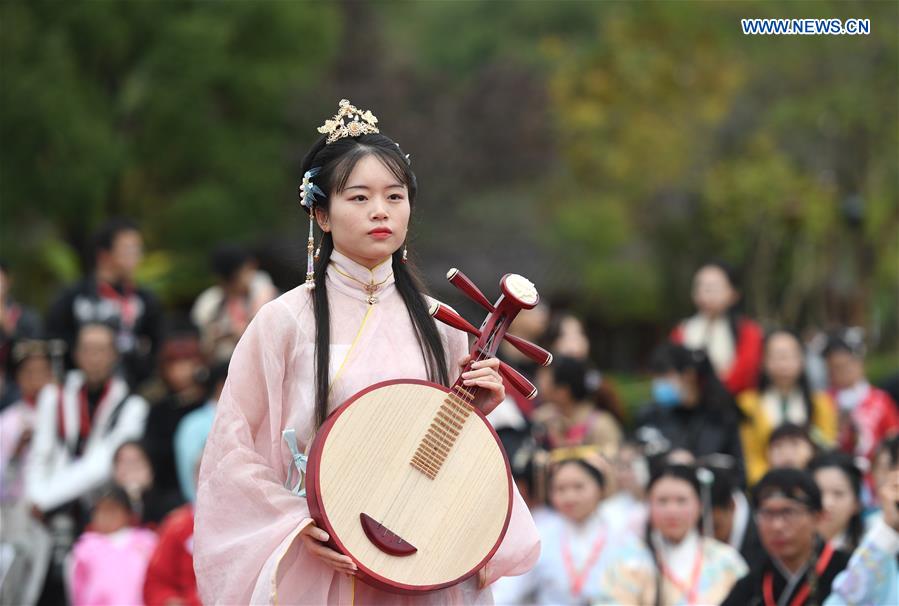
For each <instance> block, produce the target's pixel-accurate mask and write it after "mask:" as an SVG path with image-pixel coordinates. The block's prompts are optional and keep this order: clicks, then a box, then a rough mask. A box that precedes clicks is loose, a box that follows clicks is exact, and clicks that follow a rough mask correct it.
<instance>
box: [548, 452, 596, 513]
mask: <svg viewBox="0 0 899 606" xmlns="http://www.w3.org/2000/svg"><path fill="white" fill-rule="evenodd" d="M601 500H602V488H600V486H599V484H597V483H596V480H595V479H594V478H593V477H591V476H590V474H588V473H587V472H586V471H585V470H584V469H581V467H580V466H579V465H577V464H574V463H564V464H562V465H561V466H560V467H558V468H556V471H555V473H553V478H552V485H551V488H550V501H551V502H552V506H553V508H554V509H555V510H556V511H558V512H559V513H560V514H562V515H563V516H565V517H566V518H567V519H569V520H571V521H572V522H576V523H580V522H583V521H584V520H586V519H587V518H588V517H590V514H592V513H593V512H594V511H596V508H597V507H598V506H599V502H600V501H601Z"/></svg>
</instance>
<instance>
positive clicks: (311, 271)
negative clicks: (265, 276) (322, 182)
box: [299, 166, 325, 288]
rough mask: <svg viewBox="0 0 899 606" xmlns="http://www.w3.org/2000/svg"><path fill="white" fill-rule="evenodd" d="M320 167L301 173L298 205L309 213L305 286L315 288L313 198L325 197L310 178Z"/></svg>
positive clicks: (316, 255)
mask: <svg viewBox="0 0 899 606" xmlns="http://www.w3.org/2000/svg"><path fill="white" fill-rule="evenodd" d="M321 169H322V167H321V166H316V167H314V168H311V169H309V170H307V171H306V172H305V173H304V174H303V183H302V184H301V185H300V192H299V193H300V205H301V206H302V207H303V210H305V211H306V212H307V213H309V241H308V242H307V244H306V287H307V288H315V268H314V266H313V262H312V261H313V257H315V258H317V257H318V253H317V252H316V253H315V254H314V255H313V253H312V251H313V250H314V249H315V238H314V236H313V232H312V223H313V222H314V221H315V213H314V212H313V209H314V207H315V199H316V197H317V196H320V197H322V198H324V197H325V192H323V191H322V190H321V188H320V187H319V186H318V185H316V184H315V183H313V182H312V178H313V177H315V176H316V175H317V174H318V173H319V172H320V171H321Z"/></svg>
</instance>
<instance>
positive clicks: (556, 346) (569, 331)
mask: <svg viewBox="0 0 899 606" xmlns="http://www.w3.org/2000/svg"><path fill="white" fill-rule="evenodd" d="M552 350H553V353H554V354H556V355H560V356H568V357H570V358H575V359H577V360H583V359H586V357H587V356H588V355H589V354H590V341H589V340H588V339H587V335H586V333H585V332H584V325H583V324H581V321H580V320H578V319H577V318H575V317H574V316H565V317H564V318H563V319H562V321H561V322H560V323H559V336H558V337H556V340H555V342H554V343H553V344H552Z"/></svg>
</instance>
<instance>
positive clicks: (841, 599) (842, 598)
mask: <svg viewBox="0 0 899 606" xmlns="http://www.w3.org/2000/svg"><path fill="white" fill-rule="evenodd" d="M878 497H879V499H880V502H881V503H883V515H882V516H879V517H878V519H877V520H875V521H874V523H873V524H871V528H870V529H869V530H868V532H867V533H866V534H865V537H864V539H863V540H862V542H861V545H859V546H858V548H857V549H856V550H855V551H854V552H853V554H852V559H850V560H849V564H848V565H847V566H846V569H845V570H844V571H843V572H841V573H840V574H838V575H837V578H836V579H834V582H833V586H832V588H831V589H832V591H831V594H830V596H828V598H827V599H826V600H825V601H824V606H856V605H858V606H863V605H864V606H867V605H869V604H872V605H873V604H878V605H879V604H899V564H897V561H899V560H897V558H899V469H897V468H896V466H895V465H894V466H893V467H892V470H891V471H889V472H887V473H886V475H885V477H884V479H883V482H882V484H881V485H880V489H879V494H878Z"/></svg>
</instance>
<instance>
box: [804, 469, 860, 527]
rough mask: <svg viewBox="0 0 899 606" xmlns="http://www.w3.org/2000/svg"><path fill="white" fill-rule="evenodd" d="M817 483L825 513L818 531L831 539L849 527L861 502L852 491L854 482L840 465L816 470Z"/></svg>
mask: <svg viewBox="0 0 899 606" xmlns="http://www.w3.org/2000/svg"><path fill="white" fill-rule="evenodd" d="M815 483H816V484H817V485H818V488H819V489H821V503H822V505H823V506H824V513H823V515H822V516H821V521H820V522H819V524H818V532H820V533H821V536H823V537H824V538H825V539H827V540H830V539H832V538H834V537H835V536H837V535H839V534H840V533H841V532H843V531H844V530H846V529H847V528H848V527H849V520H851V519H852V516H854V515H855V514H856V513H858V511H859V507H860V505H859V502H858V499H857V498H856V496H855V493H853V492H852V484H851V482H850V481H849V478H847V477H846V474H844V473H843V471H842V470H841V469H839V468H838V467H824V468H822V469H819V470H817V471H816V472H815Z"/></svg>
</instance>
